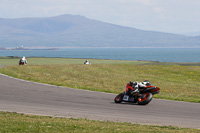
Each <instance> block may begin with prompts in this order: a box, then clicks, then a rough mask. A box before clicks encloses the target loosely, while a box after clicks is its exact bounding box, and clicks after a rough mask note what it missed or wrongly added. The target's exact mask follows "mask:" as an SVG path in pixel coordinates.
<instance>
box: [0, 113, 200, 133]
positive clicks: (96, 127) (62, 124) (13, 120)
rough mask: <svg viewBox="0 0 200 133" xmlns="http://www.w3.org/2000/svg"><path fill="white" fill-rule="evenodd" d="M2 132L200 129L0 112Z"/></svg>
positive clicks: (160, 132)
mask: <svg viewBox="0 0 200 133" xmlns="http://www.w3.org/2000/svg"><path fill="white" fill-rule="evenodd" d="M0 132H2V133H7V132H34V133H39V132H42V133H62V132H70V133H94V132H96V133H113V132H114V133H142V132H148V133H177V132H179V133H188V132H195V133H197V132H200V130H198V129H189V128H179V127H174V126H153V125H139V124H131V123H121V122H109V121H106V122H103V121H94V120H87V119H74V118H70V119H68V118H56V117H50V116H36V115H24V114H18V113H9V112H0Z"/></svg>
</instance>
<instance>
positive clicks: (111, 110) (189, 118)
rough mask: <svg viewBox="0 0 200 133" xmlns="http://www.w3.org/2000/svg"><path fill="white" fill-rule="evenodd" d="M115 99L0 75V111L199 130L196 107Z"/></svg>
mask: <svg viewBox="0 0 200 133" xmlns="http://www.w3.org/2000/svg"><path fill="white" fill-rule="evenodd" d="M161 89H162V88H161ZM115 96H116V94H109V93H101V92H92V91H85V90H78V89H72V88H65V87H57V86H52V85H45V84H39V83H33V82H29V81H24V80H20V79H15V78H11V77H8V76H4V75H2V74H0V111H10V112H18V113H25V114H36V115H50V116H58V117H60V116H61V117H67V118H71V117H73V118H77V117H78V118H87V119H92V120H108V121H123V122H131V123H140V124H151V125H174V126H179V127H187V128H200V104H199V103H187V102H176V101H170V100H158V99H153V100H152V101H151V102H150V103H149V105H147V106H141V105H135V104H130V103H121V104H116V103H114V101H113V99H114V97H115Z"/></svg>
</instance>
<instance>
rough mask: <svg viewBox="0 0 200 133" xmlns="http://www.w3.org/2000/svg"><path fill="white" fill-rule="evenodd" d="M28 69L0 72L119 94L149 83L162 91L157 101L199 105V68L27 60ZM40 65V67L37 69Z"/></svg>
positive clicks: (80, 60)
mask: <svg viewBox="0 0 200 133" xmlns="http://www.w3.org/2000/svg"><path fill="white" fill-rule="evenodd" d="M7 60H9V59H7ZM28 61H29V65H26V66H18V65H8V66H6V67H4V68H0V72H1V73H3V74H7V75H10V76H13V77H17V78H21V79H26V80H31V81H35V82H41V83H47V84H53V85H58V86H65V87H72V88H79V89H87V90H93V91H102V92H111V93H120V92H122V91H123V90H124V87H125V84H126V83H127V82H129V81H130V80H132V81H143V80H146V79H148V80H150V81H151V82H152V83H153V84H154V85H156V86H159V87H160V88H161V93H160V94H158V95H155V96H154V97H156V98H161V99H170V100H178V101H187V102H197V103H200V88H199V86H200V83H199V80H200V66H193V65H191V64H187V63H186V64H181V65H180V64H177V63H159V62H145V61H116V60H95V59H93V60H90V61H91V62H92V65H83V62H84V61H85V59H64V58H30V59H29V60H28ZM39 62H42V63H41V64H43V65H37V63H39ZM49 64H51V65H49Z"/></svg>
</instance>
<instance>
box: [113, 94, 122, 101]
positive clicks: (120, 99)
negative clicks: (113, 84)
mask: <svg viewBox="0 0 200 133" xmlns="http://www.w3.org/2000/svg"><path fill="white" fill-rule="evenodd" d="M123 97H124V94H122V93H120V94H119V95H117V96H116V97H115V99H114V101H115V103H121V102H122V101H123Z"/></svg>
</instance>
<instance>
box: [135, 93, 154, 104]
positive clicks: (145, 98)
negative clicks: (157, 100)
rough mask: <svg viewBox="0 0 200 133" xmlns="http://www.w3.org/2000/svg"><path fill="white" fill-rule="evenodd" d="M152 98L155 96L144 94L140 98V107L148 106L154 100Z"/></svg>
mask: <svg viewBox="0 0 200 133" xmlns="http://www.w3.org/2000/svg"><path fill="white" fill-rule="evenodd" d="M152 98H153V96H152V94H151V93H145V94H142V96H141V97H140V98H138V102H137V103H138V104H139V105H146V104H148V103H149V102H150V101H151V100H152Z"/></svg>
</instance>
